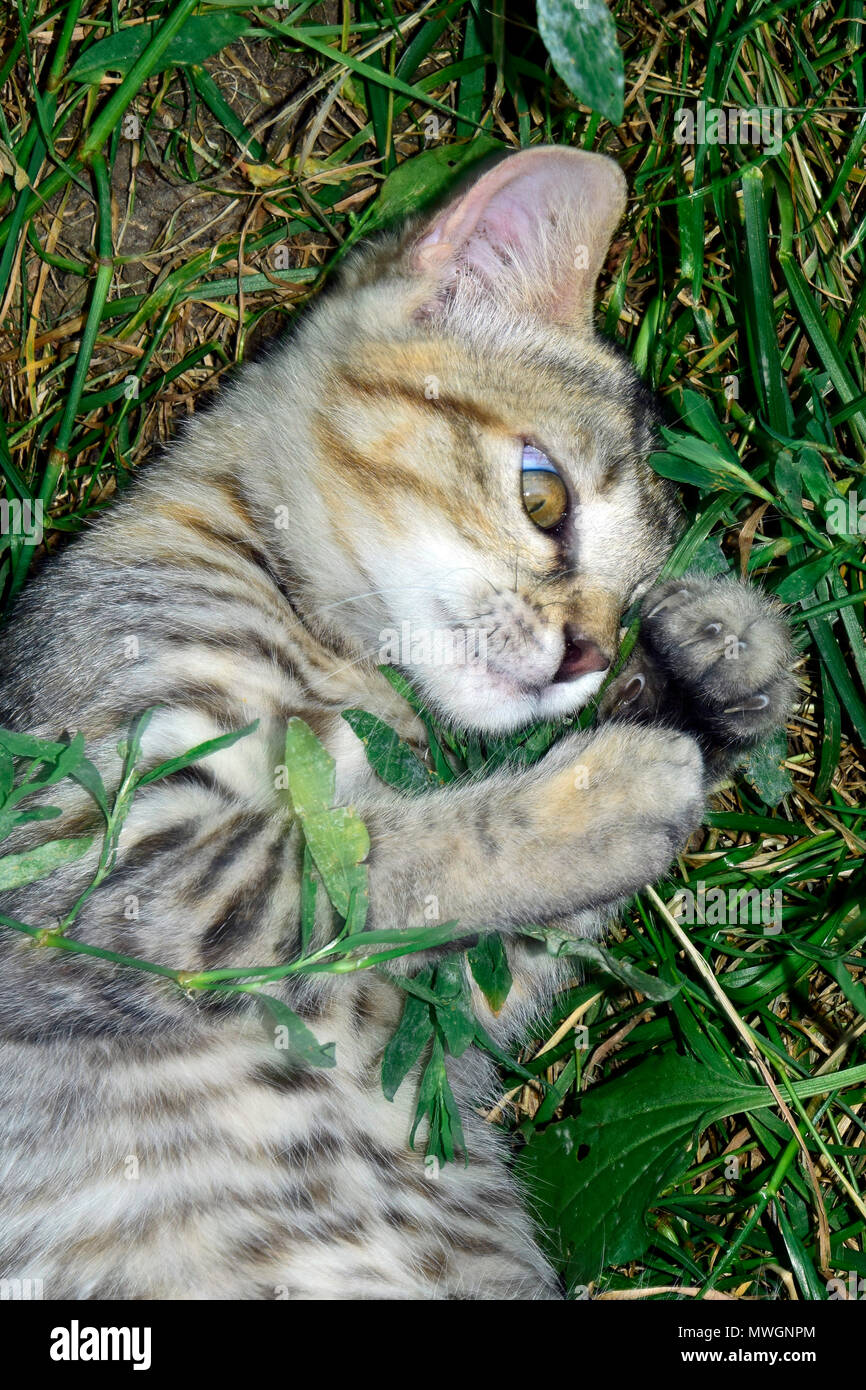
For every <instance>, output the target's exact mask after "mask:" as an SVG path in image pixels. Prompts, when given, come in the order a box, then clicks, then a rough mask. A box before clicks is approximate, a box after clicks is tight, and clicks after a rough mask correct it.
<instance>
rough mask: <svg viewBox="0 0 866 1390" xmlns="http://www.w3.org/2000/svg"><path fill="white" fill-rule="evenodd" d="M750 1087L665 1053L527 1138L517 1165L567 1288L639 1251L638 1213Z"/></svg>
mask: <svg viewBox="0 0 866 1390" xmlns="http://www.w3.org/2000/svg"><path fill="white" fill-rule="evenodd" d="M758 1094H760V1095H763V1094H764V1090H763V1087H759V1086H750V1085H748V1084H747V1083H745V1082H742V1081H740V1080H739V1078H738V1077H737V1076H736V1075H734V1074H730V1073H729V1074H724V1073H721V1072H716V1071H714V1070H713V1069H712V1068H710V1067H708V1066H706V1065H705V1064H704V1063H701V1062H697V1061H695V1060H694V1059H693V1058H691V1057H681V1056H678V1055H677V1054H676V1053H664V1054H662V1055H656V1056H653V1057H650V1058H649V1060H648V1061H646V1062H642V1063H641V1064H640V1065H639V1066H637V1067H635V1068H634V1069H633V1070H632V1071H630V1072H628V1073H626V1074H625V1075H618V1076H616V1077H614V1078H613V1079H612V1080H611V1081H606V1082H603V1083H602V1084H601V1085H599V1086H596V1087H594V1088H593V1089H592V1090H591V1091H589V1092H587V1093H586V1094H585V1095H584V1096H583V1097H582V1100H581V1106H580V1114H579V1115H578V1116H577V1117H573V1118H569V1119H565V1120H560V1121H559V1122H557V1123H555V1124H551V1125H548V1126H547V1127H546V1129H543V1130H540V1131H538V1132H536V1133H535V1134H534V1135H533V1136H532V1138H531V1139H530V1140H529V1143H528V1144H527V1145H526V1148H525V1149H524V1150H523V1151H522V1153H521V1154H520V1155H519V1157H518V1160H517V1168H518V1171H519V1174H520V1176H521V1178H522V1179H523V1180H524V1181H525V1182H526V1183H527V1184H528V1185H529V1188H530V1191H531V1194H532V1198H533V1202H534V1204H537V1209H538V1210H539V1211H540V1213H541V1215H542V1217H543V1220H544V1225H545V1229H546V1230H547V1232H548V1234H547V1240H546V1243H547V1245H548V1248H549V1251H550V1254H551V1257H552V1258H553V1259H554V1261H555V1262H556V1264H557V1265H558V1266H559V1267H560V1268H561V1269H562V1270H563V1271H564V1273H565V1275H566V1279H567V1281H568V1283H569V1286H570V1287H573V1286H574V1285H575V1284H579V1283H588V1282H589V1281H590V1280H592V1279H594V1278H596V1276H597V1275H598V1274H599V1273H600V1271H601V1269H602V1267H603V1266H606V1265H616V1264H626V1263H627V1262H628V1261H629V1260H635V1259H638V1258H639V1257H640V1256H641V1255H642V1254H643V1252H644V1250H645V1249H646V1247H647V1245H648V1244H649V1239H650V1237H649V1232H648V1231H647V1227H646V1214H647V1211H648V1209H649V1207H650V1206H651V1204H652V1203H653V1202H654V1201H655V1200H656V1198H657V1197H658V1195H659V1193H660V1192H661V1191H662V1190H663V1189H664V1188H665V1187H666V1186H668V1185H669V1184H670V1183H671V1182H672V1181H674V1179H675V1178H677V1177H678V1176H679V1174H680V1173H682V1172H683V1171H684V1170H685V1168H686V1167H687V1165H688V1162H689V1159H690V1156H691V1155H692V1154H693V1153H694V1151H695V1146H696V1144H697V1138H698V1135H699V1134H700V1132H701V1130H702V1129H704V1128H705V1127H706V1125H707V1124H708V1123H710V1121H711V1119H714V1118H719V1117H721V1116H722V1115H725V1114H735V1113H737V1112H738V1111H739V1110H746V1109H748V1106H749V1104H750V1103H751V1101H752V1100H753V1097H755V1096H756V1095H758Z"/></svg>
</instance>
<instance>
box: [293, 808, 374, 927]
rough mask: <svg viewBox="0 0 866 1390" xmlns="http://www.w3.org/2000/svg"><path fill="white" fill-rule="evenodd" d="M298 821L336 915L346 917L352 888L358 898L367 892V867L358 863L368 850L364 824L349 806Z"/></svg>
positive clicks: (304, 817)
mask: <svg viewBox="0 0 866 1390" xmlns="http://www.w3.org/2000/svg"><path fill="white" fill-rule="evenodd" d="M301 824H302V825H303V829H304V836H305V838H306V841H307V844H308V845H309V847H310V853H311V854H312V856H313V858H314V859H315V861H316V868H317V869H318V871H319V873H320V874H321V875H322V881H323V883H324V885H325V887H326V889H327V891H328V897H329V898H330V899H331V902H332V903H333V904H334V907H335V908H336V909H337V911H338V912H339V914H340V916H341V917H348V915H349V901H350V898H351V895H352V890H353V889H354V890H355V891H356V893H358V894H359V895H360V896H361V897H366V893H367V870H366V869H365V868H364V867H363V866H362V862H361V861H362V860H363V859H366V857H367V854H368V853H369V850H370V837H369V835H368V834H367V827H366V826H365V824H364V822H363V821H362V820H361V819H360V817H359V816H358V814H357V812H356V811H355V809H354V807H352V806H336V807H334V808H333V810H330V811H320V812H319V813H318V814H317V815H313V816H302V817H301Z"/></svg>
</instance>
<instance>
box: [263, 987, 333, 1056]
mask: <svg viewBox="0 0 866 1390" xmlns="http://www.w3.org/2000/svg"><path fill="white" fill-rule="evenodd" d="M255 997H256V999H258V1000H259V1001H260V1003H261V1004H262V1005H263V1007H264V1009H265V1012H266V1015H267V1016H269V1018H268V1021H269V1023H270V1024H271V1025H272V1026H271V1027H270V1028H269V1030H268V1032H269V1035H270V1037H271V1040H272V1042H273V1045H274V1052H275V1054H276V1056H277V1058H278V1059H284V1060H285V1061H286V1063H287V1064H288V1065H291V1064H292V1062H300V1063H302V1064H304V1065H306V1066H310V1067H335V1066H336V1065H337V1058H336V1055H335V1048H336V1044H335V1043H332V1042H331V1043H320V1042H319V1040H318V1038H317V1037H316V1036H315V1034H314V1033H312V1032H311V1030H310V1029H309V1028H308V1027H307V1025H306V1023H304V1021H303V1019H301V1018H298V1015H297V1014H296V1013H295V1012H294V1010H293V1009H290V1008H289V1006H288V1004H284V1003H283V1001H282V999H276V998H275V997H274V996H273V995H272V994H259V993H257V994H256V996H255Z"/></svg>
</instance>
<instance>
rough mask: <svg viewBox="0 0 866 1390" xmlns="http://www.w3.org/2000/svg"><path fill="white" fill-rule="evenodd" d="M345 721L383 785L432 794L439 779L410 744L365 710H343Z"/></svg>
mask: <svg viewBox="0 0 866 1390" xmlns="http://www.w3.org/2000/svg"><path fill="white" fill-rule="evenodd" d="M343 718H344V719H345V721H346V723H347V724H348V725H349V726H350V727H351V728H352V729H353V730H354V732H355V733H356V734H357V735H358V738H359V739H360V740H361V742H362V743H363V745H364V751H365V753H366V754H367V761H368V762H369V764H370V766H371V767H372V769H373V771H374V772H375V773H376V776H377V777H381V779H382V781H383V782H387V783H388V786H389V787H396V788H397V789H398V791H403V792H423V791H429V790H430V789H431V788H432V787H436V786H438V785H439V783H438V779H437V778H436V777H434V776H433V774H432V773H431V772H428V770H427V768H426V767H425V766H424V764H423V763H422V762H421V761H420V759H419V758H417V757H416V756H415V754H414V753H413V751H412V749H411V748H410V747H409V744H408V743H406V742H405V740H404V739H402V738H401V737H400V735H399V734H398V733H397V732H396V731H395V730H394V729H392V728H390V726H389V725H388V724H386V723H385V722H384V720H382V719H377V717H376V715H375V714H368V713H367V712H366V710H362V709H344V710H343Z"/></svg>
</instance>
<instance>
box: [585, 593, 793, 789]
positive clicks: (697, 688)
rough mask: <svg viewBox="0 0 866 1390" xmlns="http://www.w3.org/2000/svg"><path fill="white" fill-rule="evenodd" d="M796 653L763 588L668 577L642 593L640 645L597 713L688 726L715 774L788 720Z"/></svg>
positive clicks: (684, 727) (607, 693) (777, 611)
mask: <svg viewBox="0 0 866 1390" xmlns="http://www.w3.org/2000/svg"><path fill="white" fill-rule="evenodd" d="M792 657H793V652H792V648H791V643H790V639H789V636H788V631H787V628H786V625H785V623H784V620H783V618H782V616H781V610H780V608H779V606H778V605H777V604H776V603H775V602H774V601H773V600H771V599H769V598H767V597H766V596H765V595H764V594H762V593H761V591H760V590H759V589H756V588H755V587H754V586H752V585H749V584H744V583H740V582H739V581H737V580H734V579H727V578H722V579H708V578H707V577H706V576H704V575H686V576H684V577H683V578H682V579H671V580H668V581H667V582H666V583H664V584H660V585H658V586H657V587H656V588H655V589H653V590H652V591H651V592H650V593H649V594H647V596H646V598H645V599H644V601H643V604H642V616H641V627H640V636H639V642H638V645H637V646H636V648H635V650H634V652H633V653H632V656H631V658H630V659H629V661H628V663H627V665H626V667H625V669H624V670H623V671H622V673H621V674H620V675H619V676H618V678H617V679H616V681H614V682H613V683H612V685H611V686H610V688H609V689H608V691H607V692H606V694H605V697H604V700H603V702H602V714H603V715H605V716H608V717H609V716H612V715H613V716H617V717H620V718H627V719H631V720H638V721H646V720H650V721H663V722H664V723H665V724H666V725H669V726H673V727H675V728H679V729H682V730H683V731H684V732H688V733H690V734H692V735H693V736H694V737H695V738H696V739H697V740H698V742H699V743H700V745H701V747H702V749H703V750H704V753H705V756H706V758H707V763H708V770H709V772H710V775H711V776H720V775H722V774H723V773H724V772H726V771H727V770H728V769H730V768H731V767H732V766H733V765H734V764H735V763H736V762H737V760H738V758H739V757H740V756H741V755H742V754H743V753H744V752H745V751H746V750H747V749H748V748H750V747H752V746H753V745H754V744H755V743H757V742H758V741H759V740H760V739H761V738H763V737H765V736H766V735H767V734H769V733H771V732H772V731H773V729H776V728H779V727H780V726H781V725H783V724H784V722H785V718H786V716H787V714H788V712H789V710H790V709H791V706H792V704H793V699H794V692H795V682H794V678H793V676H792V674H791V670H790V667H791V662H792Z"/></svg>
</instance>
